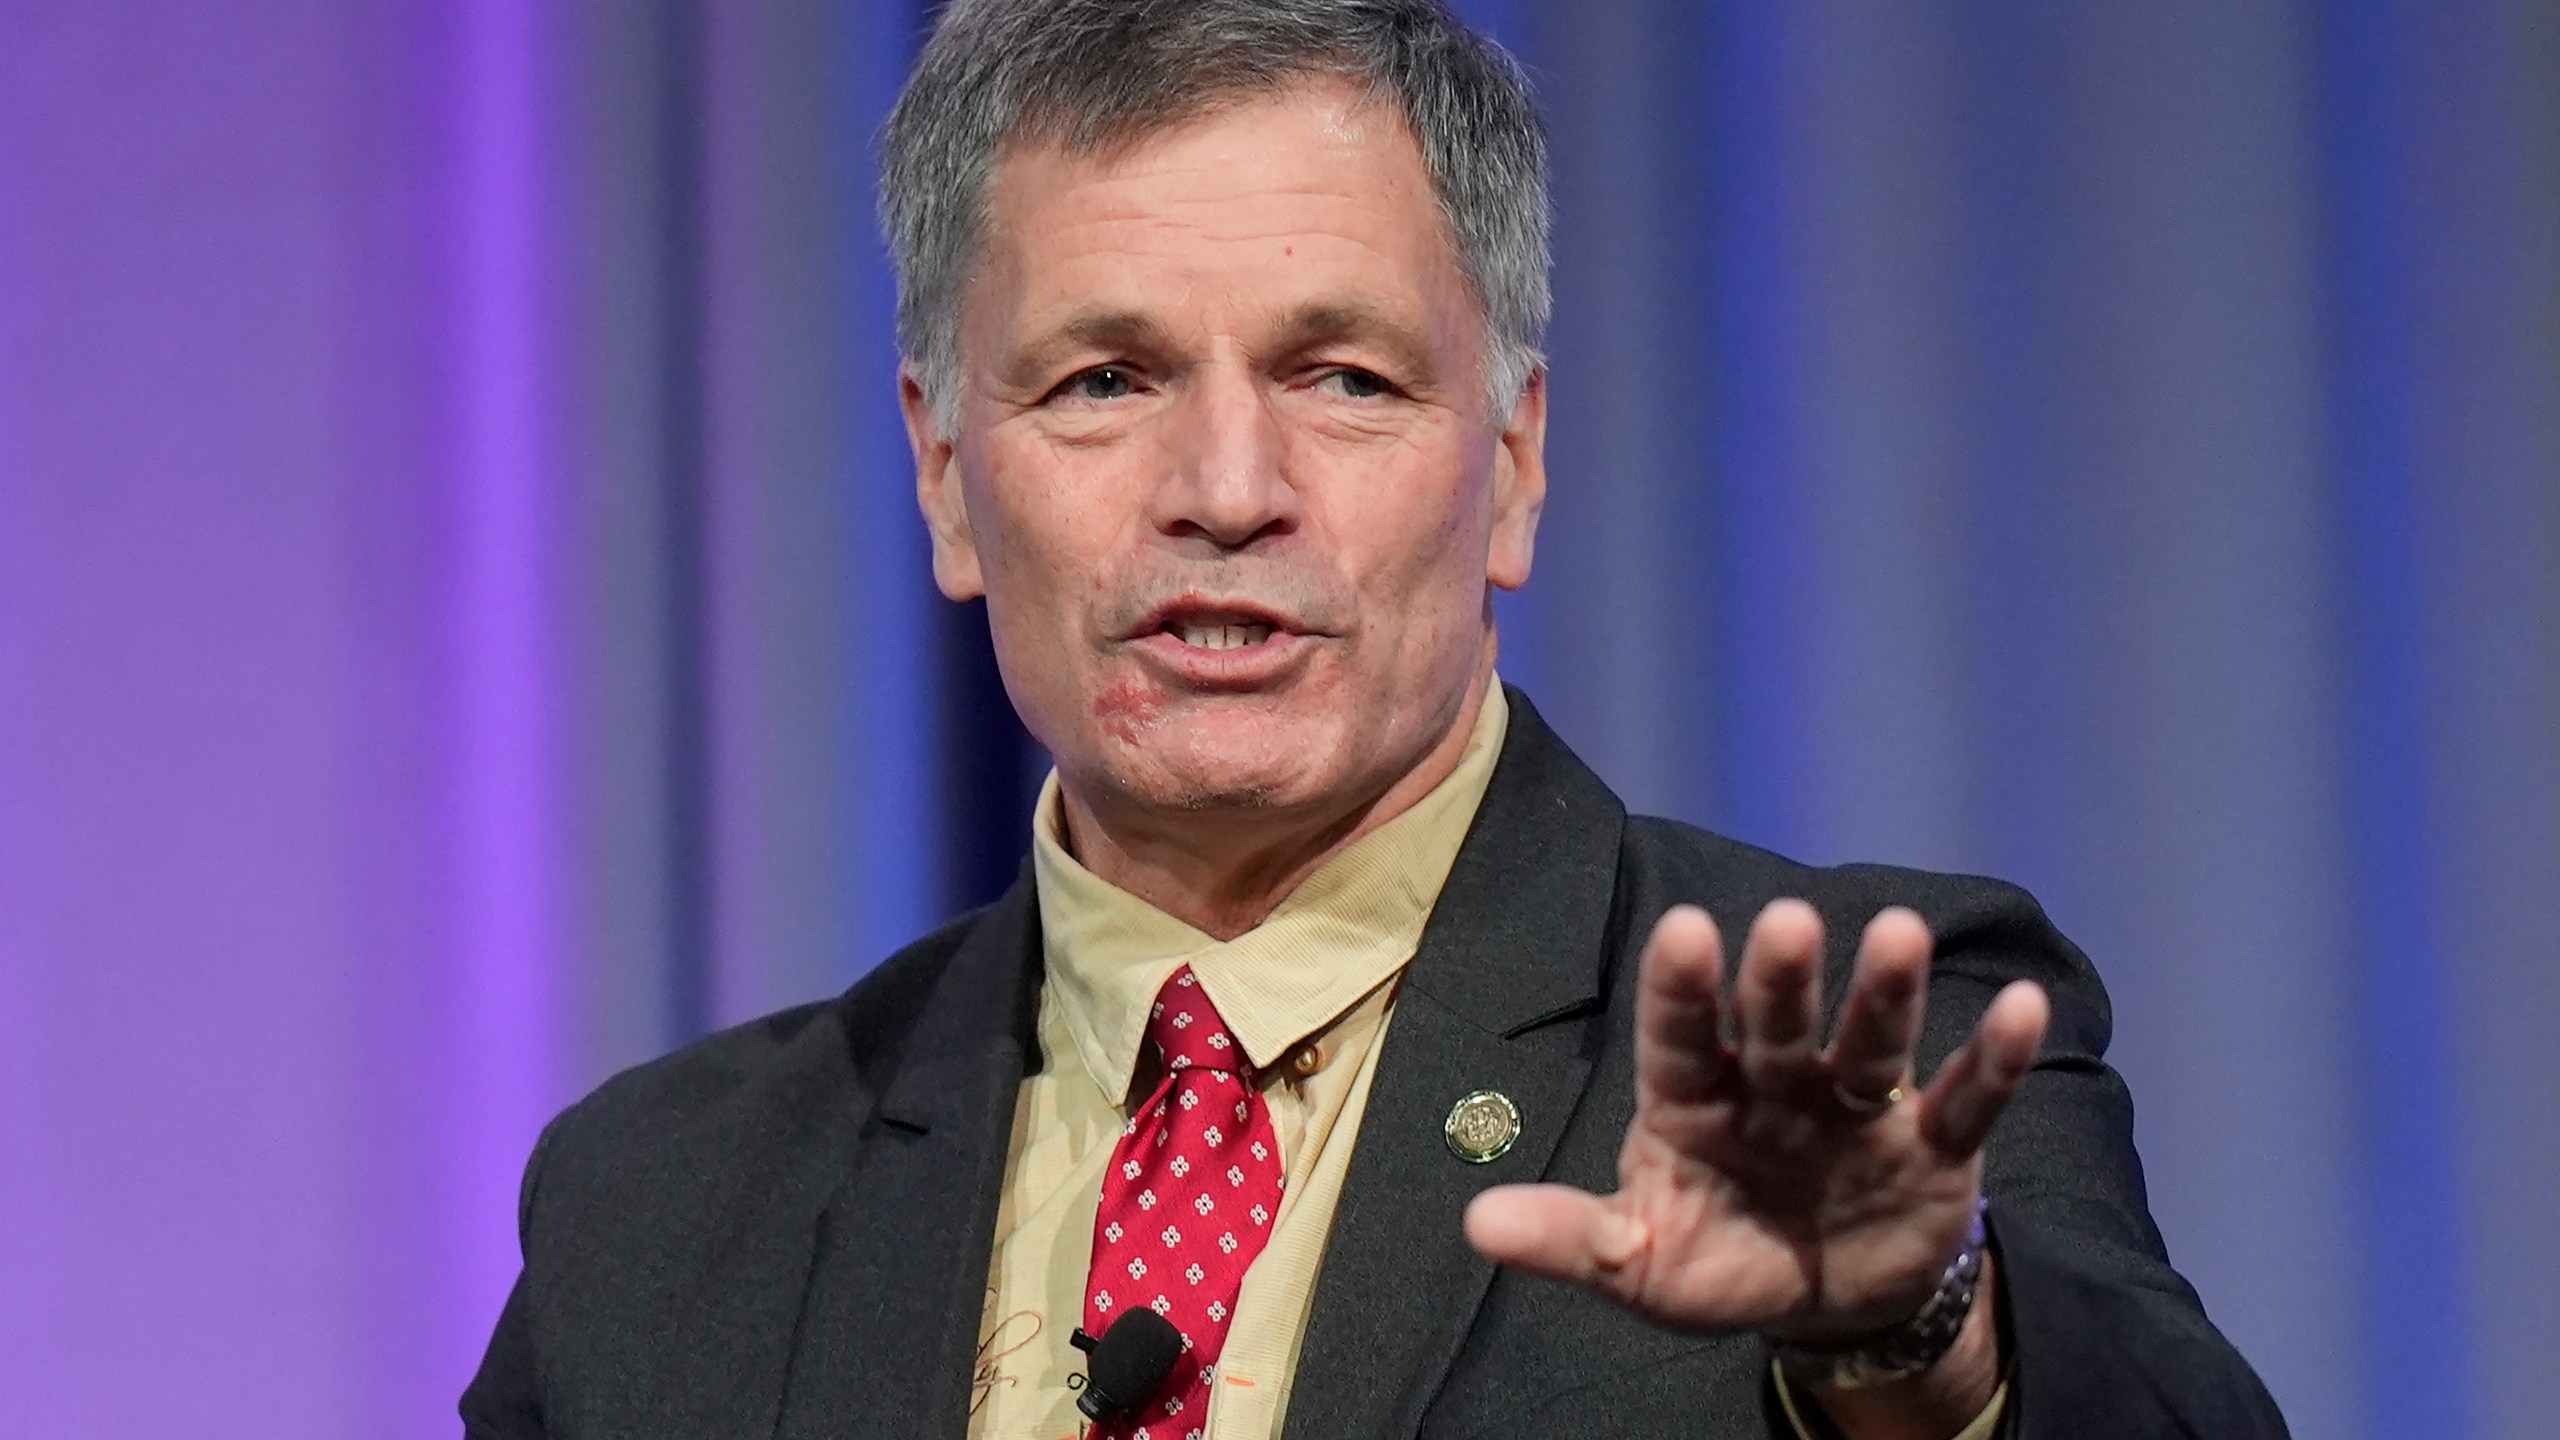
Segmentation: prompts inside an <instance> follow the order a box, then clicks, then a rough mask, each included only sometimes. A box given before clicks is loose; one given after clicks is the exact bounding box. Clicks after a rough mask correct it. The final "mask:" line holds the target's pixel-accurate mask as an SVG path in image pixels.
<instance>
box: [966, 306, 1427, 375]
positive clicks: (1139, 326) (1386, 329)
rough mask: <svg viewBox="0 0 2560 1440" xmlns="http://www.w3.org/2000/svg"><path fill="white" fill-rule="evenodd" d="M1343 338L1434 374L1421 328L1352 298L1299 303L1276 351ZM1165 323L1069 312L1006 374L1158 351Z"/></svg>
mask: <svg viewBox="0 0 2560 1440" xmlns="http://www.w3.org/2000/svg"><path fill="white" fill-rule="evenodd" d="M1345 340H1361V341H1368V342H1370V343H1374V344H1377V345H1379V346H1381V347H1383V348H1384V349H1385V350H1386V351H1387V352H1388V354H1389V355H1390V356H1392V357H1393V358H1394V360H1395V361H1396V363H1397V364H1398V365H1400V366H1401V367H1403V368H1404V369H1405V370H1406V371H1407V372H1408V374H1409V375H1411V376H1412V377H1413V378H1414V379H1416V380H1429V379H1434V378H1436V377H1437V375H1438V373H1439V366H1438V365H1437V364H1436V363H1435V357H1434V354H1433V351H1432V347H1431V342H1430V340H1429V338H1428V337H1426V336H1425V335H1424V334H1423V333H1422V332H1421V331H1419V330H1417V329H1415V328H1414V327H1413V326H1411V325H1408V324H1406V323H1404V322H1403V321H1402V320H1400V319H1398V318H1396V317H1395V316H1393V315H1390V314H1388V313H1387V312H1386V311H1384V310H1381V309H1379V308H1378V307H1377V306H1375V305H1369V304H1365V303H1362V302H1360V301H1356V300H1350V301H1338V302H1319V303H1316V304H1311V305H1302V306H1300V307H1299V308H1298V309H1296V310H1294V311H1291V312H1290V313H1289V315H1288V317H1287V318H1286V319H1285V320H1283V321H1282V322H1281V325H1280V329H1279V339H1278V343H1276V344H1275V345H1273V346H1272V347H1271V350H1272V353H1274V354H1276V355H1292V354H1297V353H1300V352H1303V351H1307V350H1312V349H1315V348H1317V347H1319V346H1323V345H1328V344H1333V343H1336V342H1339V341H1345ZM1176 348H1177V347H1176V346H1175V345H1174V343H1173V340H1172V337H1171V336H1170V335H1169V334H1167V332H1166V331H1165V329H1164V327H1162V326H1161V325H1158V324H1157V323H1156V322H1155V321H1154V320H1153V319H1152V318H1150V317H1149V316H1147V315H1145V314H1142V313H1140V312H1139V311H1136V310H1125V309H1123V310H1092V311H1085V312H1083V313H1080V314H1076V315H1071V316H1069V317H1068V318H1067V319H1066V320H1065V321H1063V322H1061V323H1060V324H1058V325H1057V326H1055V327H1054V328H1052V329H1050V330H1049V331H1047V332H1046V333H1044V334H1042V335H1041V336H1040V337H1039V338H1038V339H1036V340H1034V341H1032V342H1031V343H1030V344H1028V345H1026V346H1024V347H1023V348H1022V349H1020V350H1019V351H1017V352H1015V354H1014V358H1013V363H1012V364H1011V365H1009V366H1008V367H1007V372H1008V373H1007V379H1008V380H1010V381H1011V382H1013V383H1014V384H1016V385H1022V386H1030V385H1035V384H1037V383H1039V382H1040V381H1041V380H1043V379H1045V378H1046V376H1047V374H1048V372H1049V371H1050V370H1051V369H1053V368H1055V366H1056V365H1057V364H1058V363H1059V357H1060V356H1062V355H1065V354H1071V353H1075V352H1079V351H1108V352H1114V353H1119V354H1131V355H1161V354H1165V353H1167V352H1169V351H1172V350H1174V349H1176Z"/></svg>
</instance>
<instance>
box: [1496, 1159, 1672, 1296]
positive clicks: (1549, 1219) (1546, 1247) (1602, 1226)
mask: <svg viewBox="0 0 2560 1440" xmlns="http://www.w3.org/2000/svg"><path fill="white" fill-rule="evenodd" d="M1466 1231H1467V1243H1468V1244H1470V1245H1473V1246H1474V1247H1475V1248H1476V1253H1478V1254H1480V1255H1482V1256H1484V1257H1485V1258H1486V1259H1488V1260H1491V1261H1493V1262H1495V1263H1496V1264H1501V1265H1509V1266H1512V1267H1514V1268H1516V1269H1521V1270H1526V1271H1528V1272H1529V1273H1531V1274H1533V1275H1544V1276H1546V1277H1548V1278H1549V1279H1553V1280H1563V1281H1567V1282H1569V1283H1571V1284H1575V1285H1581V1286H1585V1287H1587V1288H1590V1289H1593V1290H1597V1291H1599V1292H1600V1293H1602V1294H1604V1295H1609V1296H1612V1297H1615V1298H1619V1299H1625V1298H1630V1297H1632V1296H1633V1295H1634V1294H1635V1292H1636V1290H1637V1288H1638V1282H1639V1280H1640V1275H1639V1274H1638V1272H1637V1268H1636V1262H1637V1261H1638V1259H1639V1258H1640V1257H1641V1256H1642V1255H1643V1254H1644V1252H1645V1249H1646V1246H1647V1242H1648V1241H1649V1240H1650V1238H1651V1231H1650V1229H1649V1228H1648V1227H1647V1226H1646V1225H1645V1223H1644V1222H1643V1221H1642V1220H1640V1219H1638V1218H1637V1217H1636V1216H1634V1215H1633V1214H1630V1213H1628V1212H1627V1211H1625V1210H1624V1209H1622V1208H1620V1207H1619V1206H1618V1205H1617V1204H1616V1203H1614V1202H1612V1201H1609V1200H1604V1199H1602V1198H1600V1197H1599V1196H1597V1195H1593V1194H1590V1193H1588V1192H1586V1191H1582V1190H1577V1189H1575V1188H1573V1187H1572V1186H1570V1185H1496V1186H1494V1187H1493V1188H1491V1189H1489V1190H1486V1191H1485V1192H1484V1193H1482V1194H1480V1195H1478V1196H1476V1198H1475V1199H1474V1200H1472V1201H1469V1202H1468V1204H1467V1215H1466Z"/></svg>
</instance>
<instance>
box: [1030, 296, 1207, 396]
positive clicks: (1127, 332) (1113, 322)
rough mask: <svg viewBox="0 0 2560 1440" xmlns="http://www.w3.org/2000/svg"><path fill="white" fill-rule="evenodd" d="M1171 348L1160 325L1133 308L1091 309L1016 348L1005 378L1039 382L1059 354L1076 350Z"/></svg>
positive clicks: (1031, 382) (1150, 349)
mask: <svg viewBox="0 0 2560 1440" xmlns="http://www.w3.org/2000/svg"><path fill="white" fill-rule="evenodd" d="M1171 348H1172V345H1171V341H1170V337H1168V336H1167V335H1166V334H1165V332H1164V329H1163V327H1162V326H1159V325H1157V324H1156V322H1155V321H1153V320H1151V319H1148V318H1147V317H1146V316H1144V315H1141V314H1139V313H1138V312H1137V311H1135V310H1091V311H1086V312H1083V313H1081V314H1077V315H1071V316H1069V317H1068V318H1067V320H1066V321H1065V323H1063V324H1061V325H1058V326H1057V327H1055V328H1054V329H1051V330H1049V331H1047V332H1046V333H1044V334H1042V335H1041V336H1040V338H1039V339H1037V340H1034V341H1032V342H1031V343H1030V344H1028V345H1025V346H1023V347H1022V348H1021V349H1020V350H1018V351H1016V352H1015V353H1014V357H1013V363H1012V364H1010V365H1008V366H1007V367H1006V372H1007V373H1006V377H1005V378H1006V379H1007V380H1009V381H1011V382H1012V383H1014V384H1016V385H1023V386H1029V385H1035V384H1038V383H1039V382H1040V381H1041V380H1042V379H1044V378H1045V377H1046V376H1047V374H1048V372H1049V371H1050V370H1051V369H1052V368H1054V367H1055V366H1056V364H1057V363H1058V358H1059V357H1060V356H1062V355H1066V354H1072V353H1074V352H1077V351H1083V350H1108V351H1114V352H1120V353H1129V352H1144V353H1159V352H1162V351H1165V350H1169V349H1171Z"/></svg>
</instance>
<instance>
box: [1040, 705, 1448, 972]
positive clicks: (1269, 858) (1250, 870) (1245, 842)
mask: <svg viewBox="0 0 2560 1440" xmlns="http://www.w3.org/2000/svg"><path fill="white" fill-rule="evenodd" d="M1492 677H1493V667H1492V664H1491V660H1490V656H1489V655H1488V657H1487V663H1486V664H1484V665H1482V666H1479V667H1478V668H1477V670H1476V674H1475V678H1474V679H1473V680H1471V681H1470V682H1469V683H1468V685H1467V693H1466V695H1465V697H1464V698H1463V699H1461V700H1460V702H1459V705H1458V713H1457V714H1456V716H1454V717H1453V718H1452V720H1451V721H1450V724H1449V727H1448V729H1447V730H1446V731H1445V732H1444V733H1442V734H1441V735H1440V737H1439V738H1438V739H1437V740H1435V741H1434V742H1433V743H1432V745H1431V747H1430V748H1429V749H1428V750H1426V751H1424V752H1423V755H1422V757H1421V759H1420V760H1418V761H1417V762H1416V763H1415V764H1413V765H1411V766H1409V767H1407V768H1406V769H1405V771H1404V772H1403V773H1402V774H1400V775H1399V776H1397V777H1396V778H1395V779H1394V780H1393V781H1391V782H1390V783H1388V784H1387V785H1386V787H1385V788H1383V789H1380V790H1377V791H1374V792H1371V793H1367V794H1361V795H1353V796H1347V797H1344V798H1342V799H1341V800H1340V801H1338V802H1337V803H1335V804H1332V805H1328V806H1324V807H1321V808H1317V809H1312V810H1310V811H1307V812H1304V813H1300V812H1294V811H1277V810H1269V811H1260V810H1258V811H1250V812H1239V811H1209V812H1200V811H1184V812H1180V813H1176V814H1165V813H1162V812H1158V811H1146V810H1141V811H1133V812H1130V813H1126V814H1120V813H1111V814H1108V815H1107V817H1106V814H1105V813H1104V812H1102V811H1099V810H1097V809H1096V808H1095V807H1093V806H1091V805H1089V804H1087V803H1086V801H1085V800H1084V799H1083V797H1082V796H1080V795H1079V793H1078V791H1077V787H1075V786H1073V785H1061V786H1060V798H1061V800H1062V801H1063V802H1064V811H1065V820H1066V827H1067V839H1068V842H1069V846H1070V848H1071V849H1072V850H1073V851H1074V853H1075V857H1076V859H1077V861H1078V862H1079V863H1081V864H1082V865H1083V866H1084V867H1085V868H1086V869H1087V870H1090V871H1092V872H1093V873H1094V875H1095V876H1097V877H1098V878H1100V879H1102V880H1106V881H1108V882H1110V883H1111V884H1113V885H1115V886H1117V887H1119V888H1120V889H1122V890H1125V891H1127V892H1129V893H1130V894H1132V895H1135V896H1137V897H1138V898H1139V899H1141V900H1144V901H1146V902H1147V903H1148V904H1150V905H1153V906H1155V907H1156V908H1157V909H1159V910H1162V911H1163V912H1165V913H1166V914H1168V915H1171V916H1172V917H1174V918H1175V919H1177V920H1180V921H1182V922H1183V923H1184V924H1186V925H1189V926H1191V927H1192V928H1194V929H1196V930H1200V931H1202V932H1204V933H1206V934H1208V935H1211V936H1214V937H1215V938H1217V939H1220V940H1232V939H1234V938H1235V937H1237V936H1239V935H1242V934H1243V933H1245V932H1246V931H1248V930H1251V929H1253V928H1254V927H1255V926H1257V925H1260V924H1261V923H1262V922H1263V921H1264V920H1266V919H1269V918H1270V916H1271V912H1272V911H1274V910H1277V909H1279V908H1280V902H1282V901H1284V900H1286V899H1288V898H1289V896H1290V895H1291V894H1292V893H1293V892H1295V891H1296V890H1297V888H1298V887H1299V886H1300V885H1303V884H1305V883H1306V881H1307V877H1309V876H1311V875H1313V874H1315V873H1316V872H1317V871H1318V870H1321V869H1323V868H1324V866H1325V862H1327V861H1329V860H1331V859H1332V858H1333V857H1334V856H1336V855H1339V854H1341V853H1342V852H1343V851H1344V850H1347V849H1349V848H1350V847H1351V846H1353V845H1355V844H1357V843H1358V842H1359V841H1360V839H1361V838H1362V837H1363V836H1365V835H1367V834H1368V833H1369V832H1371V831H1373V830H1375V829H1377V828H1378V827H1379V826H1381V825H1384V824H1386V823H1387V822H1388V821H1390V820H1393V819H1394V818H1396V817H1397V816H1398V815H1401V814H1403V813H1404V812H1405V811H1407V810H1410V809H1412V808H1413V806H1414V802H1416V801H1418V800H1420V799H1421V798H1422V797H1423V796H1425V795H1428V794H1430V793H1431V791H1432V789H1433V787H1435V786H1437V785H1438V784H1439V783H1440V782H1441V781H1443V780H1446V779H1447V778H1449V772H1451V771H1453V770H1455V769H1457V768H1458V760H1459V758H1460V757H1461V756H1463V755H1465V753H1466V749H1467V740H1468V738H1469V737H1470V736H1471V735H1473V734H1474V733H1475V725H1476V715H1477V713H1478V712H1479V711H1481V710H1482V709H1483V708H1484V699H1485V691H1486V688H1487V687H1488V685H1489V684H1490V683H1491V681H1492Z"/></svg>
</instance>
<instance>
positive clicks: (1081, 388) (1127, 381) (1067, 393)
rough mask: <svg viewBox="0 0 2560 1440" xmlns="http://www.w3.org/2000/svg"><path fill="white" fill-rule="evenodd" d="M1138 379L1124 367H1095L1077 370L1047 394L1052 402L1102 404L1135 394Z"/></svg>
mask: <svg viewBox="0 0 2560 1440" xmlns="http://www.w3.org/2000/svg"><path fill="white" fill-rule="evenodd" d="M1137 389H1138V377H1137V375H1136V374H1135V373H1134V372H1132V371H1131V370H1130V369H1129V367H1128V366H1125V365H1096V366H1094V367H1093V368H1092V369H1089V370H1079V371H1077V372H1076V373H1074V374H1073V375H1070V376H1068V377H1067V378H1066V379H1064V380H1062V381H1059V382H1058V388H1057V389H1055V390H1052V391H1050V392H1049V398H1050V399H1052V400H1087V401H1095V402H1104V401H1111V400H1118V399H1122V398H1123V397H1126V396H1129V395H1133V394H1136V393H1137Z"/></svg>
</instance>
